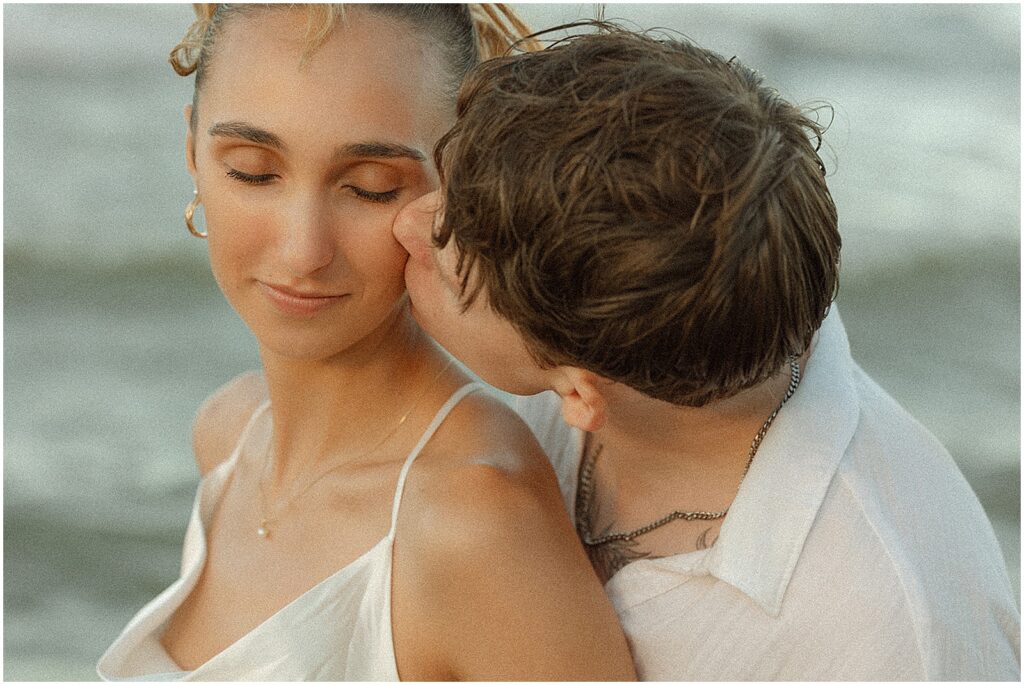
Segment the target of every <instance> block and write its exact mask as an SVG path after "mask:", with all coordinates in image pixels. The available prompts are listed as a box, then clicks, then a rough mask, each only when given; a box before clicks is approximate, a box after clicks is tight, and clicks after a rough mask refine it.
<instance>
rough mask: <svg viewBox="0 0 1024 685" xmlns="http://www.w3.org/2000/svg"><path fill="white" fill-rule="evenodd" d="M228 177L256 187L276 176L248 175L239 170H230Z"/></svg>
mask: <svg viewBox="0 0 1024 685" xmlns="http://www.w3.org/2000/svg"><path fill="white" fill-rule="evenodd" d="M228 176H230V177H231V178H233V179H235V180H237V181H241V182H242V183H248V184H249V185H254V186H259V185H263V184H264V183H266V182H267V181H270V180H272V179H273V178H274V174H246V173H244V172H241V171H238V170H237V169H228Z"/></svg>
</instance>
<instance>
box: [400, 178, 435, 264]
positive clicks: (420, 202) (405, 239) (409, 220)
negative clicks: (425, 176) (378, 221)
mask: <svg viewBox="0 0 1024 685" xmlns="http://www.w3.org/2000/svg"><path fill="white" fill-rule="evenodd" d="M439 206H440V195H439V191H436V190H435V191H432V192H429V193H427V194H426V195H423V196H421V197H419V198H417V199H415V200H413V201H412V202H410V203H409V204H407V205H406V206H405V207H403V208H402V210H401V211H400V212H398V214H397V215H396V216H395V222H394V224H392V227H391V230H392V233H394V235H395V240H397V241H398V242H399V244H400V245H401V246H402V247H404V248H405V251H406V252H408V253H409V254H410V255H411V256H413V257H417V256H420V255H423V254H424V253H427V254H429V251H430V250H431V249H432V244H431V235H432V233H433V229H434V221H435V219H436V218H437V211H438V208H439Z"/></svg>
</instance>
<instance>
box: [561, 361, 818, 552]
mask: <svg viewBox="0 0 1024 685" xmlns="http://www.w3.org/2000/svg"><path fill="white" fill-rule="evenodd" d="M798 385H800V364H799V363H797V358H796V357H790V358H789V387H788V388H787V389H786V394H785V395H784V396H783V398H782V402H780V403H779V406H777V407H776V408H775V411H773V412H772V413H771V415H770V416H769V417H768V419H767V420H766V421H765V422H764V424H762V426H761V429H760V430H758V431H757V435H755V436H754V441H753V442H752V443H750V451H749V452H748V453H747V465H746V467H744V469H743V475H742V476H740V483H742V482H743V479H744V478H746V476H747V471H749V470H750V464H751V463H752V462H753V461H754V455H755V454H757V448H758V447H760V446H761V441H762V440H764V436H765V435H767V434H768V428H769V427H771V425H772V422H773V421H775V417H776V416H778V415H779V410H781V409H782V406H783V405H784V404H786V402H787V401H789V398H790V397H792V396H793V393H794V392H796V388H797V386H798ZM601 447H602V446H598V448H597V451H596V453H595V454H594V455H593V456H591V455H590V454H589V453H587V454H584V456H583V465H582V466H581V467H580V477H579V494H578V495H577V500H578V501H579V502H581V503H582V504H584V507H583V510H585V511H588V512H589V510H590V504H591V502H592V500H593V498H594V492H595V490H594V473H593V472H594V464H595V463H596V461H597V457H598V455H599V454H600V452H601ZM737 489H738V488H737ZM728 513H729V509H728V508H726V509H723V510H722V511H673V512H672V513H670V514H668V515H666V516H662V517H661V518H660V519H658V520H657V521H653V522H651V523H648V524H647V525H646V526H641V527H639V528H635V529H634V530H630V531H625V532H622V533H608V534H606V535H599V536H597V537H591V536H590V521H589V520H586V519H588V518H589V517H588V516H583V517H581V519H580V521H579V523H580V525H581V527H582V530H581V532H582V539H583V544H584V545H586V546H588V547H599V546H600V545H606V544H608V543H609V542H615V541H616V540H626V541H630V540H633V539H634V538H638V537H640V536H641V535H645V534H647V533H650V532H651V531H652V530H655V529H657V528H661V527H662V526H664V525H665V524H666V523H669V522H670V521H677V520H680V519H682V520H685V521H715V520H717V519H720V518H725V515H726V514H728Z"/></svg>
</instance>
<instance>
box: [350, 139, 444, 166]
mask: <svg viewBox="0 0 1024 685" xmlns="http://www.w3.org/2000/svg"><path fill="white" fill-rule="evenodd" d="M334 154H335V156H338V157H370V158H376V159H394V158H396V157H407V158H409V159H411V160H414V161H416V162H423V161H426V159H427V156H426V155H425V154H423V153H422V152H420V151H419V150H417V149H415V148H411V147H409V146H407V145H402V144H400V143H384V142H378V141H372V142H367V143H349V144H348V145H342V146H341V147H340V148H338V149H337V150H336V151H335V153H334Z"/></svg>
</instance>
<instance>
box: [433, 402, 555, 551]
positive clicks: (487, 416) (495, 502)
mask: <svg viewBox="0 0 1024 685" xmlns="http://www.w3.org/2000/svg"><path fill="white" fill-rule="evenodd" d="M424 452H425V454H424V455H423V456H424V457H426V459H424V460H423V464H422V466H421V467H420V468H419V469H418V471H419V476H418V478H417V481H418V486H417V487H416V494H415V495H414V498H415V500H416V505H415V506H416V508H417V509H418V515H417V516H416V517H415V519H414V520H415V521H416V522H417V523H416V524H415V525H416V527H418V528H419V527H424V528H430V527H434V526H437V525H442V523H443V525H444V528H445V533H444V534H443V536H440V537H439V536H438V535H437V534H435V535H434V536H433V539H434V544H435V545H437V546H449V545H452V546H459V545H461V544H462V543H463V542H469V543H471V544H473V545H476V546H477V550H478V553H479V552H480V551H483V550H484V549H486V547H487V546H489V545H488V543H489V542H490V543H493V544H495V545H497V548H498V549H500V547H501V545H503V544H506V543H508V542H509V537H510V536H512V537H514V536H515V535H517V534H518V533H517V532H516V524H517V523H518V524H519V525H522V526H527V527H533V526H541V527H543V526H547V525H550V522H551V520H552V519H555V518H565V517H566V516H567V514H566V512H565V510H564V507H563V505H562V498H561V495H560V493H559V489H558V481H557V479H556V477H555V473H554V471H553V469H552V467H551V464H550V462H549V461H548V459H547V458H546V456H545V455H544V451H543V450H542V449H541V446H540V444H539V443H538V442H537V439H536V438H535V437H534V435H533V432H532V431H531V430H530V428H529V427H528V426H527V425H526V424H525V423H524V422H523V420H522V419H521V418H520V417H519V416H518V414H516V412H515V411H513V410H512V409H510V408H509V407H508V406H507V405H506V404H504V403H503V402H501V401H500V400H498V399H497V398H495V397H492V396H490V395H488V394H487V393H484V392H477V393H473V394H471V395H469V396H467V397H466V398H465V399H463V400H462V401H461V402H460V403H459V404H458V405H456V407H455V408H454V409H453V410H452V412H451V414H449V416H448V418H447V419H446V420H445V422H444V423H443V424H442V426H441V427H440V428H439V429H438V431H437V433H436V434H435V437H434V439H433V440H431V443H430V445H429V448H428V449H425V450H424ZM519 532H522V529H521V528H520V529H519ZM563 532H564V531H563ZM442 538H443V539H442ZM481 545H483V548H481V547H480V546H481ZM447 551H453V550H451V549H449V550H447Z"/></svg>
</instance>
